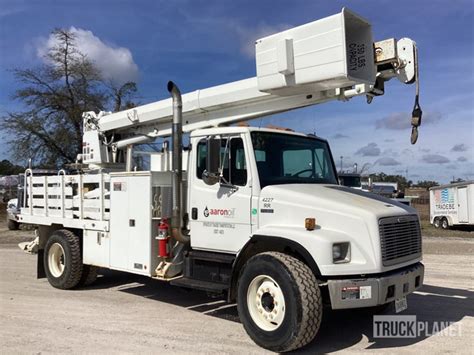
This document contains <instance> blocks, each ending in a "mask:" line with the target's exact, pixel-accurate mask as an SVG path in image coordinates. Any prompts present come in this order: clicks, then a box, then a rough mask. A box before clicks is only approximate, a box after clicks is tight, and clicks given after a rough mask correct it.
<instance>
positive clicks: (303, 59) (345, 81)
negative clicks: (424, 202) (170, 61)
mask: <svg viewBox="0 0 474 355" xmlns="http://www.w3.org/2000/svg"><path fill="white" fill-rule="evenodd" d="M315 38H316V40H315ZM256 53H257V56H256V63H257V76H256V77H254V78H249V79H245V80H240V81H236V82H232V83H228V84H224V85H219V86H214V87H211V88H207V89H203V90H197V91H194V92H191V93H188V94H184V95H183V96H182V101H183V132H190V131H193V130H195V129H202V128H208V127H215V126H223V125H229V124H233V123H236V122H241V121H246V120H250V119H254V118H257V117H262V116H267V115H271V114H274V113H278V112H283V111H289V110H293V109H296V108H300V107H305V106H310V105H315V104H319V103H324V102H327V101H330V100H342V101H346V100H348V99H350V98H352V97H354V96H360V95H366V96H367V101H368V102H369V103H370V102H371V101H372V98H373V97H374V96H378V95H383V94H384V82H385V81H387V80H390V79H391V78H393V77H397V78H398V79H399V80H400V81H402V82H404V83H412V82H414V81H415V80H416V68H417V58H416V55H415V53H416V45H415V43H414V42H413V41H412V40H410V39H406V38H404V39H402V40H400V41H398V42H397V41H395V40H394V39H389V40H385V41H381V42H377V43H373V40H372V33H371V30H370V24H369V23H368V22H367V21H366V20H365V19H363V18H361V17H359V16H357V15H355V14H354V13H352V12H350V11H348V10H346V9H343V11H342V12H341V13H340V14H337V15H334V16H331V17H328V18H325V19H322V20H319V21H315V22H312V23H309V24H306V25H303V26H299V27H295V28H293V29H290V30H287V31H284V32H281V33H277V34H275V35H272V36H269V37H266V38H263V39H260V40H258V41H257V42H256ZM83 118H84V143H83V154H82V159H83V162H84V163H89V164H90V163H92V164H99V165H100V164H102V163H104V162H112V161H114V159H113V158H111V155H110V153H116V151H117V149H121V148H123V147H126V146H130V145H133V144H140V143H145V142H149V141H152V140H153V139H155V138H157V137H163V136H169V135H170V134H171V121H172V101H171V99H166V100H161V101H157V102H154V103H150V104H147V105H143V106H139V107H136V108H133V109H129V110H125V111H121V112H116V113H111V114H109V113H103V112H101V113H100V114H98V115H96V114H95V113H94V112H86V113H84V115H83ZM98 152H100V153H99V154H98ZM113 156H115V154H113Z"/></svg>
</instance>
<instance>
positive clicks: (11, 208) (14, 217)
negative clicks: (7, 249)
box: [7, 198, 20, 230]
mask: <svg viewBox="0 0 474 355" xmlns="http://www.w3.org/2000/svg"><path fill="white" fill-rule="evenodd" d="M19 213H20V209H19V208H18V199H17V198H12V199H11V200H9V201H8V202H7V226H8V229H9V230H17V229H19V228H20V222H18V214H19Z"/></svg>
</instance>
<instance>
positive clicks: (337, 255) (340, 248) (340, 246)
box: [332, 242, 351, 264]
mask: <svg viewBox="0 0 474 355" xmlns="http://www.w3.org/2000/svg"><path fill="white" fill-rule="evenodd" d="M350 261H351V243H349V242H344V243H334V244H333V245H332V262H333V263H334V264H342V263H348V262H350Z"/></svg>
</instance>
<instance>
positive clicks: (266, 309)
mask: <svg viewBox="0 0 474 355" xmlns="http://www.w3.org/2000/svg"><path fill="white" fill-rule="evenodd" d="M247 306H248V309H249V313H250V316H251V317H252V320H253V321H254V322H255V324H256V325H257V326H258V327H259V328H261V329H263V330H266V331H273V330H275V329H277V328H278V327H279V326H280V325H281V324H282V322H283V319H284V318H285V297H284V295H283V291H282V290H281V288H280V286H279V285H278V283H276V282H275V280H274V279H272V278H271V277H270V276H267V275H260V276H257V277H255V278H254V279H253V280H252V282H251V283H250V285H249V288H248V292H247Z"/></svg>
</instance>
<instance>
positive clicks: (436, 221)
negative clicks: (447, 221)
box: [433, 217, 441, 228]
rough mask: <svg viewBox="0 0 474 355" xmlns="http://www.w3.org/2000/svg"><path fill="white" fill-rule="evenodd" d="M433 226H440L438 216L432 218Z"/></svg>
mask: <svg viewBox="0 0 474 355" xmlns="http://www.w3.org/2000/svg"><path fill="white" fill-rule="evenodd" d="M433 226H434V227H435V228H440V227H441V221H440V220H439V217H435V219H434V220H433Z"/></svg>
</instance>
